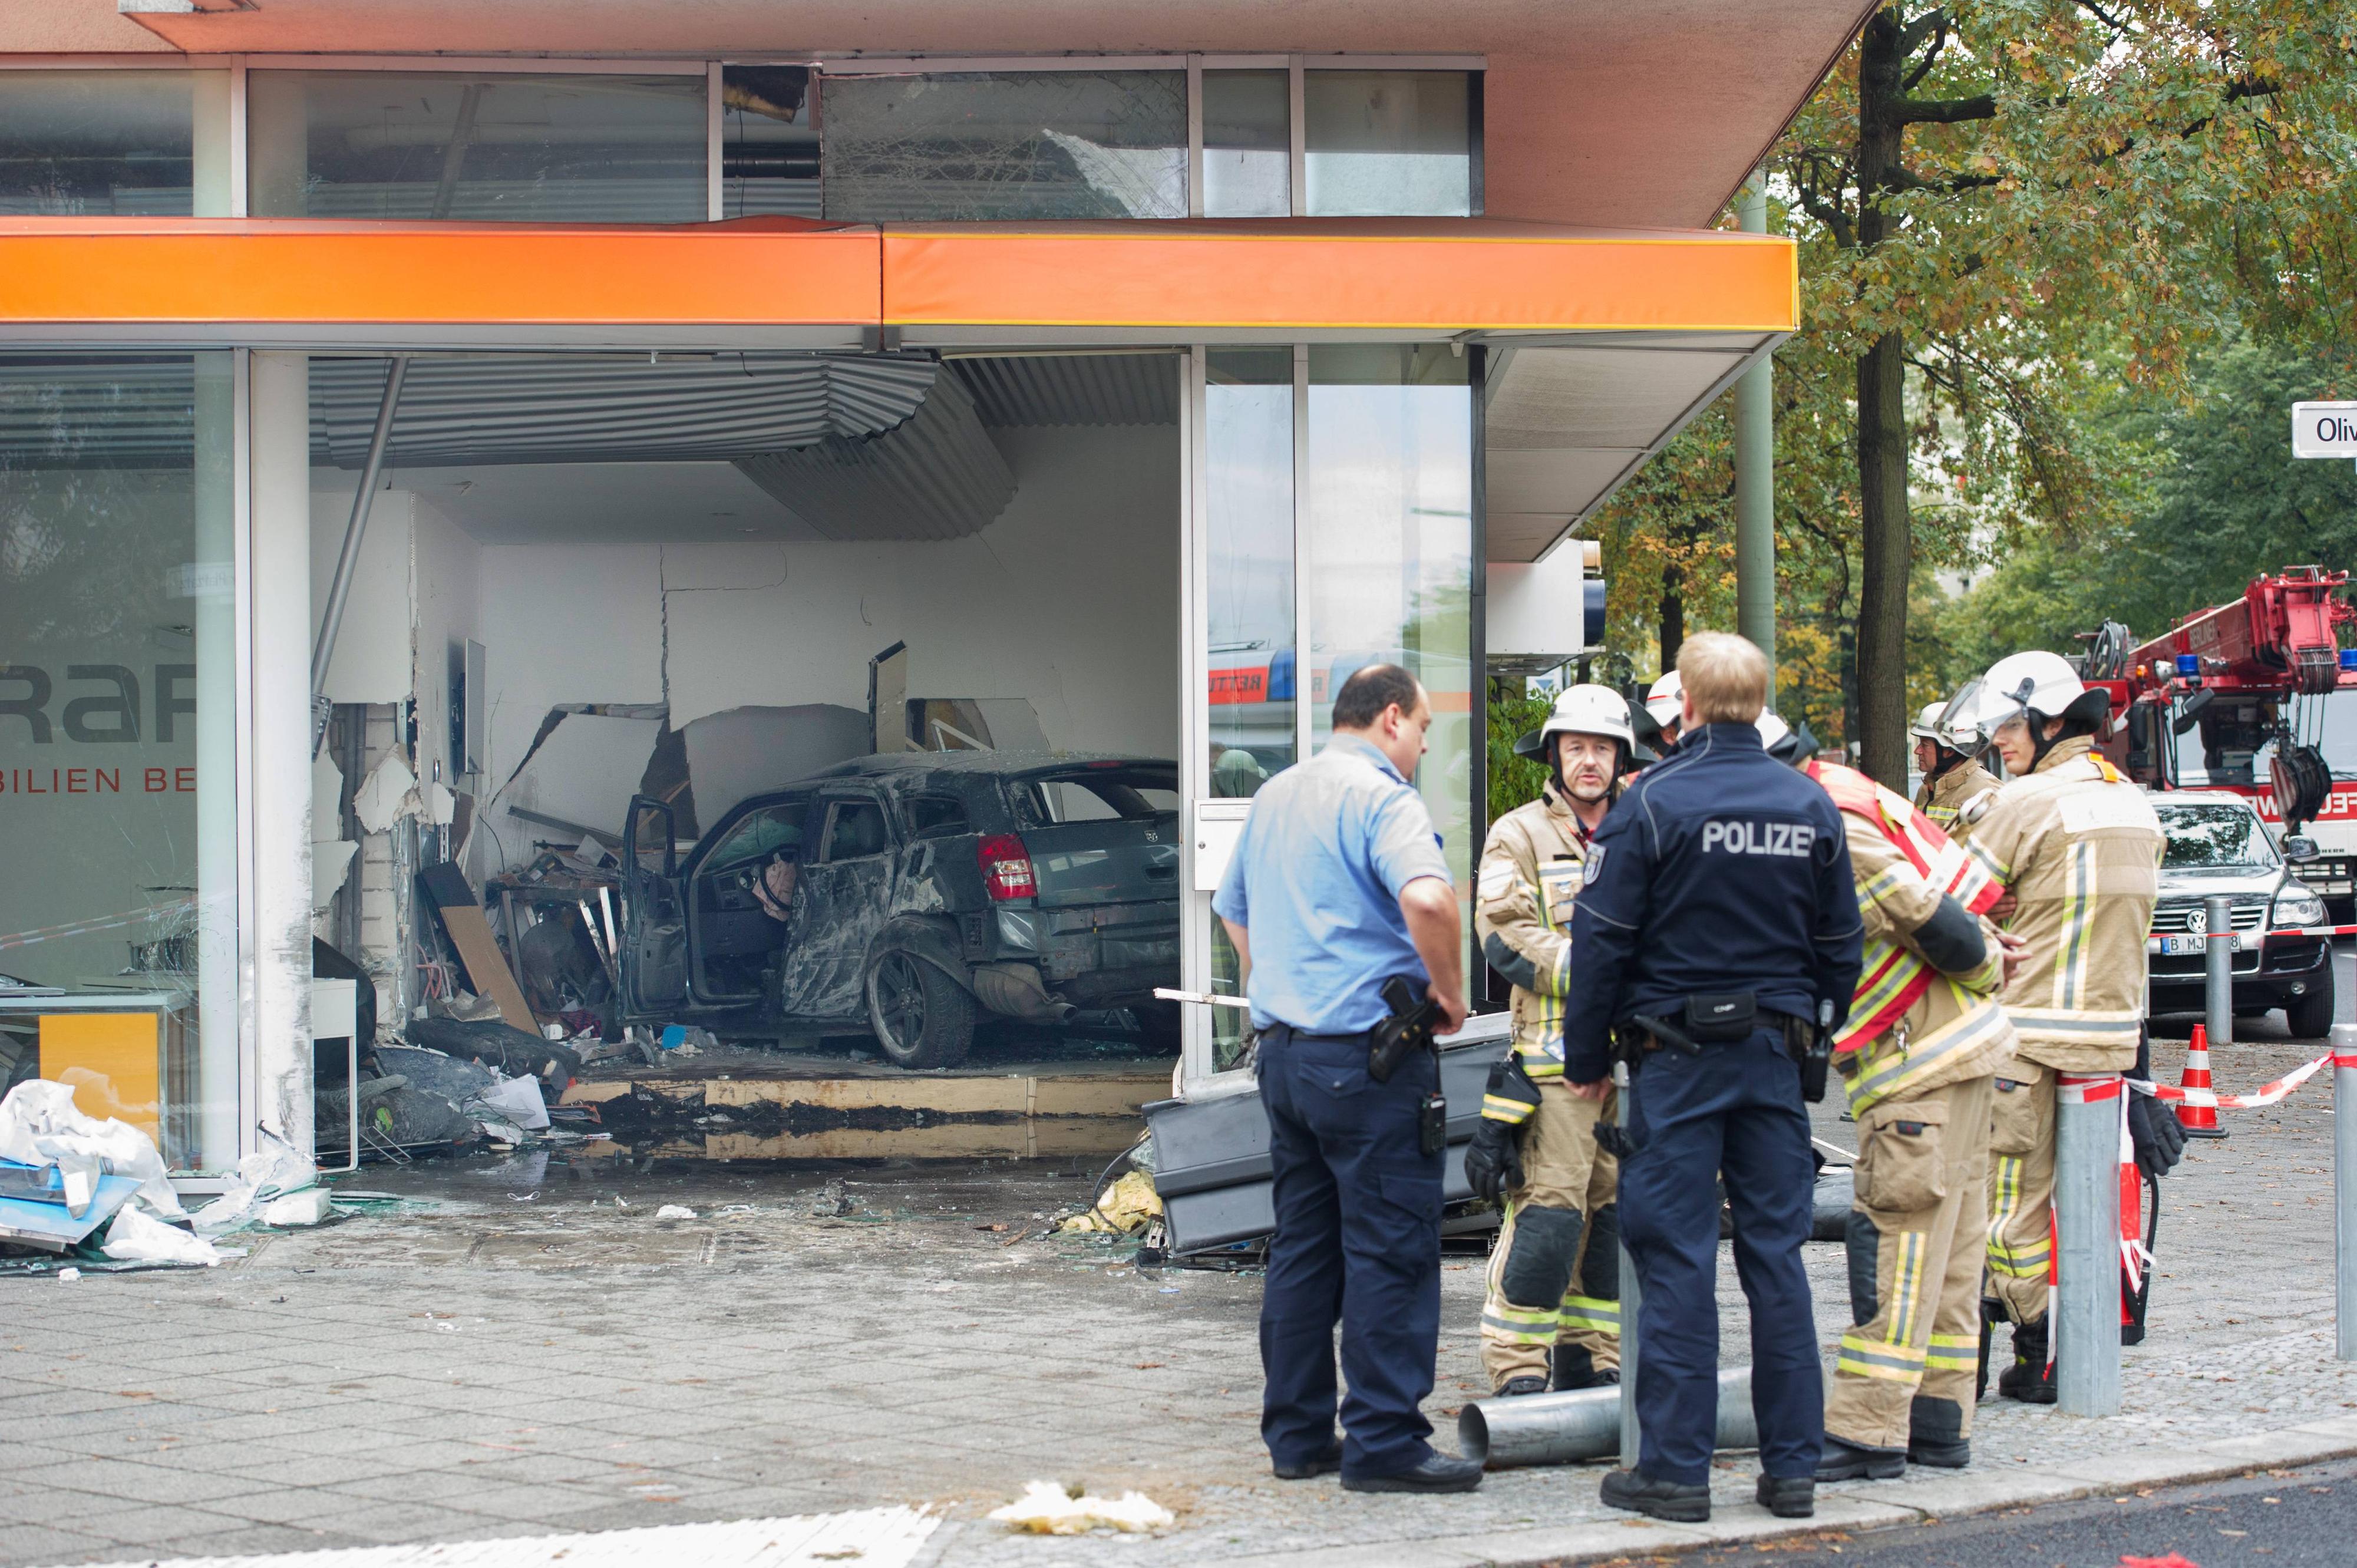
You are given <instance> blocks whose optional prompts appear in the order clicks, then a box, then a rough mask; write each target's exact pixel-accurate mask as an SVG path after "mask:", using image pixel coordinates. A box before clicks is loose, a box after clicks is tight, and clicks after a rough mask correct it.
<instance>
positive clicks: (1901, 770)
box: [1857, 332, 1912, 793]
mask: <svg viewBox="0 0 2357 1568" xmlns="http://www.w3.org/2000/svg"><path fill="white" fill-rule="evenodd" d="M1903 349H1904V344H1903V342H1902V340H1901V338H1900V336H1899V334H1898V333H1896V332H1891V333H1886V334H1885V335H1884V336H1883V337H1881V338H1878V339H1876V341H1875V344H1874V347H1872V348H1871V349H1867V351H1866V353H1865V354H1864V355H1862V356H1861V357H1860V358H1859V360H1858V361H1857V478H1858V497H1859V500H1860V503H1861V510H1862V512H1863V518H1862V521H1863V523H1864V534H1865V538H1864V541H1863V546H1864V547H1863V549H1862V550H1861V552H1860V554H1861V556H1862V560H1861V563H1860V567H1861V569H1860V572H1859V580H1858V595H1857V718H1858V726H1857V729H1858V734H1857V738H1858V743H1859V747H1860V765H1861V766H1862V767H1863V768H1865V769H1866V771H1867V772H1868V773H1870V774H1872V775H1873V776H1874V777H1875V778H1876V779H1880V780H1881V781H1882V782H1883V783H1885V784H1888V785H1889V786H1890V788H1892V789H1899V790H1900V791H1901V792H1902V793H1903V792H1904V789H1905V785H1906V781H1907V575H1908V564H1909V556H1910V553H1912V552H1911V546H1912V540H1911V538H1910V525H1909V519H1908V515H1907V408H1906V401H1905V392H1906V385H1907V381H1906V369H1907V367H1906V363H1905V361H1904V360H1903V359H1902V358H1901V357H1900V356H1901V354H1902V352H1903Z"/></svg>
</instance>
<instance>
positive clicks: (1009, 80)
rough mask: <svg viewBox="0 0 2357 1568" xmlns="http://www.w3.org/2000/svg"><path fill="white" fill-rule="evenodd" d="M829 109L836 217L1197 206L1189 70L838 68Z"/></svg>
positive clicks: (1145, 211)
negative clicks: (1190, 176)
mask: <svg viewBox="0 0 2357 1568" xmlns="http://www.w3.org/2000/svg"><path fill="white" fill-rule="evenodd" d="M821 109H822V113H823V120H824V124H825V159H826V168H825V185H826V215H827V216H828V217H829V218H836V219H844V220H850V221H853V222H883V221H889V220H901V221H916V222H926V221H944V222H956V221H965V220H988V219H1006V218H1013V219H1022V218H1078V219H1086V218H1184V217H1185V216H1187V78H1186V74H1185V73H1184V72H1182V71H1168V70H1052V71H1011V72H987V71H953V72H946V73H940V74H934V75H926V76H837V77H828V78H826V79H825V84H824V97H823V102H822V105H821Z"/></svg>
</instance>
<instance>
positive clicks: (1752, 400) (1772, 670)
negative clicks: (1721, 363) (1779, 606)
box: [1735, 169, 1776, 706]
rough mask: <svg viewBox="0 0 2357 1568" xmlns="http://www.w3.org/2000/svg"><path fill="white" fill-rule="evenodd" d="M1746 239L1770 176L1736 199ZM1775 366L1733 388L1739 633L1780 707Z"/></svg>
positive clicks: (1766, 365)
mask: <svg viewBox="0 0 2357 1568" xmlns="http://www.w3.org/2000/svg"><path fill="white" fill-rule="evenodd" d="M1736 217H1737V220H1738V222H1739V223H1740V224H1741V225H1742V228H1743V231H1744V232H1745V233H1747V234H1764V233H1766V232H1767V231H1768V188H1767V181H1766V171H1765V170H1761V169H1754V170H1753V171H1752V174H1751V177H1750V179H1749V180H1748V181H1746V182H1745V184H1744V187H1743V194H1742V195H1741V196H1740V197H1738V199H1737V204H1736ZM1774 374H1775V368H1774V361H1773V360H1769V359H1766V358H1762V359H1761V360H1760V362H1759V363H1758V364H1756V365H1754V366H1752V367H1751V369H1749V371H1745V372H1744V373H1743V379H1742V380H1740V381H1737V382H1736V383H1735V629H1736V630H1737V631H1738V632H1739V633H1741V634H1742V635H1743V636H1744V637H1745V638H1747V639H1749V640H1750V641H1751V642H1752V643H1753V644H1754V645H1756V646H1757V647H1758V648H1759V650H1760V652H1762V653H1764V654H1766V655H1767V656H1768V701H1769V703H1770V705H1771V706H1772V705H1773V704H1774V703H1775V701H1776V413H1775V403H1774V398H1773V393H1774V380H1773V378H1774Z"/></svg>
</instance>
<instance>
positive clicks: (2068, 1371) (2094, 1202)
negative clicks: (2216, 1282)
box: [2052, 1072, 2127, 1415]
mask: <svg viewBox="0 0 2357 1568" xmlns="http://www.w3.org/2000/svg"><path fill="white" fill-rule="evenodd" d="M2124 1093H2125V1090H2123V1088H2122V1086H2121V1080H2120V1075H2119V1074H2117V1073H2115V1072H2104V1073H2067V1072H2066V1073H2064V1074H2062V1076H2061V1085H2060V1086H2059V1088H2058V1090H2057V1092H2056V1100H2057V1101H2058V1103H2057V1105H2056V1107H2055V1129H2054V1216H2055V1229H2056V1231H2057V1237H2056V1241H2057V1247H2056V1268H2057V1272H2058V1273H2059V1274H2060V1276H2061V1278H2060V1283H2059V1284H2058V1286H2057V1289H2056V1293H2055V1295H2056V1299H2055V1305H2054V1318H2055V1321H2054V1323H2053V1325H2052V1328H2053V1335H2054V1337H2053V1341H2052V1345H2053V1353H2054V1375H2055V1380H2056V1385H2057V1386H2056V1401H2055V1402H2056V1407H2057V1408H2058V1409H2060V1410H2061V1412H2062V1413H2063V1414H2065V1415H2117V1414H2118V1413H2119V1411H2120V1144H2121V1142H2122V1140H2123V1139H2124V1138H2125V1137H2126V1126H2125V1124H2124V1123H2123V1122H2122V1120H2121V1119H2122V1117H2123V1116H2125V1115H2126V1111H2127V1104H2126V1101H2125V1100H2124V1099H2123V1098H2122V1095H2123V1094H2124Z"/></svg>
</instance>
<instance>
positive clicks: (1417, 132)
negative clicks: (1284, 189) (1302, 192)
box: [1302, 70, 1476, 218]
mask: <svg viewBox="0 0 2357 1568" xmlns="http://www.w3.org/2000/svg"><path fill="white" fill-rule="evenodd" d="M1475 91H1476V88H1475V86H1474V81H1473V78H1472V76H1471V74H1470V73H1469V72H1466V71H1461V70H1313V71H1309V72H1308V73H1307V74H1306V75H1305V76H1304V78H1303V81H1302V118H1303V120H1304V122H1305V124H1304V135H1305V148H1306V151H1307V154H1308V161H1307V164H1306V166H1305V167H1304V175H1305V177H1306V180H1307V183H1308V212H1309V213H1310V214H1311V216H1313V217H1334V218H1351V217H1429V218H1463V217H1469V216H1470V215H1471V214H1472V213H1473V211H1474V177H1473V157H1474V147H1473V102H1474V93H1475Z"/></svg>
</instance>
